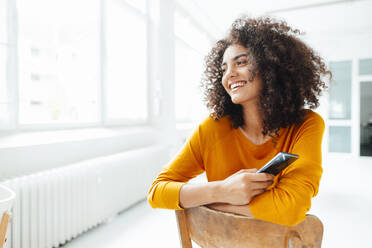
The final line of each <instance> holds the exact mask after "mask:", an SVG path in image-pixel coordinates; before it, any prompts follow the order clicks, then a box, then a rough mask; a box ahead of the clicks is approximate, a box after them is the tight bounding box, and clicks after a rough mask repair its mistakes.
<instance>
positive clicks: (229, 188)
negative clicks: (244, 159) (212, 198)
mask: <svg viewBox="0 0 372 248" xmlns="http://www.w3.org/2000/svg"><path fill="white" fill-rule="evenodd" d="M256 171H257V169H242V170H240V171H238V172H236V173H235V174H233V175H231V176H229V177H228V178H226V179H225V180H223V181H222V182H221V184H220V196H219V197H220V199H221V201H220V202H224V203H228V204H231V205H246V204H248V203H249V202H250V201H251V200H252V199H253V198H254V197H255V196H256V195H259V194H262V193H263V192H265V190H266V188H267V187H269V186H270V185H271V184H272V183H273V180H274V176H273V175H271V174H267V173H256Z"/></svg>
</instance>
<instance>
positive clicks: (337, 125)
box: [328, 61, 352, 153]
mask: <svg viewBox="0 0 372 248" xmlns="http://www.w3.org/2000/svg"><path fill="white" fill-rule="evenodd" d="M330 69H331V71H332V75H333V79H332V82H331V84H330V89H329V120H330V121H329V123H330V127H329V149H328V151H329V152H339V153H351V144H352V142H351V90H352V87H351V85H352V83H351V82H352V74H351V72H352V63H351V61H340V62H331V63H330Z"/></svg>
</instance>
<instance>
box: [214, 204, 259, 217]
mask: <svg viewBox="0 0 372 248" xmlns="http://www.w3.org/2000/svg"><path fill="white" fill-rule="evenodd" d="M207 207H209V208H212V209H215V210H219V211H222V212H227V213H233V214H239V215H244V216H248V217H253V215H252V213H251V211H250V210H249V205H248V204H247V205H230V204H227V203H212V204H209V205H207Z"/></svg>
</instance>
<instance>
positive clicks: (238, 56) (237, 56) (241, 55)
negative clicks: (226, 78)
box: [221, 53, 248, 67]
mask: <svg viewBox="0 0 372 248" xmlns="http://www.w3.org/2000/svg"><path fill="white" fill-rule="evenodd" d="M243 56H248V54H247V53H242V54H239V55H236V56H235V57H234V58H233V59H232V61H235V60H237V59H238V58H240V57H243ZM224 65H226V62H223V63H222V64H221V67H222V66H224Z"/></svg>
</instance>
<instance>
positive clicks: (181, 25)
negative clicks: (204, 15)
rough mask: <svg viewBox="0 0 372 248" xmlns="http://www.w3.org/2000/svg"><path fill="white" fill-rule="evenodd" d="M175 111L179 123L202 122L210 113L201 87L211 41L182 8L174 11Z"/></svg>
mask: <svg viewBox="0 0 372 248" xmlns="http://www.w3.org/2000/svg"><path fill="white" fill-rule="evenodd" d="M175 34H176V44H175V62H176V66H175V70H176V71H175V79H176V85H175V91H176V92H175V104H176V106H175V109H176V120H177V122H192V121H200V120H201V119H203V118H205V117H206V116H207V114H208V112H207V110H206V108H205V106H204V103H203V101H202V91H201V88H200V83H201V78H202V73H203V70H204V63H203V62H204V57H205V56H206V55H207V52H208V49H209V40H208V38H207V36H206V34H205V32H203V31H202V30H200V29H198V27H197V26H196V25H195V24H194V23H193V22H192V19H190V17H189V16H187V15H186V14H185V13H183V12H182V10H181V9H178V11H176V12H175Z"/></svg>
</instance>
